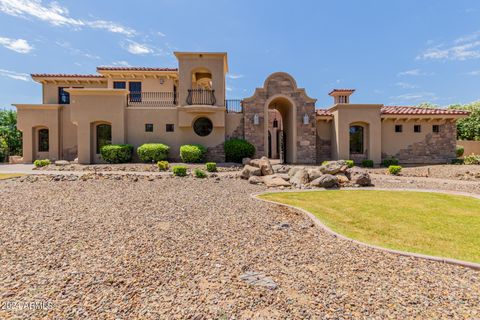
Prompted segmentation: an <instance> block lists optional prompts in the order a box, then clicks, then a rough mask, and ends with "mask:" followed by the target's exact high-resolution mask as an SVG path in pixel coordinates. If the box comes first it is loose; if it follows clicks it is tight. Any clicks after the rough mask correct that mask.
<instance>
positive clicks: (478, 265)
mask: <svg viewBox="0 0 480 320" xmlns="http://www.w3.org/2000/svg"><path fill="white" fill-rule="evenodd" d="M342 190H384V191H414V192H435V193H443V194H453V195H462V196H468V197H473V198H476V199H480V195H477V194H470V193H465V192H455V191H443V190H430V189H407V188H402V189H400V188H398V189H396V188H372V187H368V188H344V189H342ZM313 191H326V189H315V190H272V191H263V192H258V193H252V194H250V197H251V198H253V199H255V200H258V201H263V202H267V203H271V204H276V205H281V206H284V207H287V208H290V209H293V210H297V211H299V212H301V213H303V214H305V215H306V216H308V217H309V218H310V219H311V220H312V221H313V222H314V223H315V224H316V225H317V226H318V227H320V228H322V229H323V230H325V231H326V232H327V233H329V234H330V235H332V236H335V237H337V238H339V239H342V240H346V241H350V242H353V243H355V244H358V245H361V246H364V247H367V248H370V249H375V250H381V251H384V252H388V253H393V254H397V255H401V256H406V257H412V258H417V259H425V260H431V261H435V262H442V263H448V264H452V265H457V266H462V267H466V268H471V269H473V270H476V271H480V263H474V262H469V261H462V260H456V259H451V258H443V257H437V256H429V255H425V254H420V253H412V252H406V251H400V250H394V249H388V248H383V247H379V246H376V245H371V244H368V243H365V242H361V241H358V240H355V239H351V238H348V237H346V236H344V235H341V234H339V233H337V232H335V231H333V230H332V229H330V228H329V227H327V226H326V225H325V224H323V223H322V222H321V221H320V220H319V219H318V218H317V217H316V216H315V215H314V214H313V213H311V212H309V211H307V210H305V209H302V208H299V207H296V206H292V205H289V204H284V203H279V202H275V201H271V200H265V199H261V198H259V196H260V195H263V194H269V193H285V192H313Z"/></svg>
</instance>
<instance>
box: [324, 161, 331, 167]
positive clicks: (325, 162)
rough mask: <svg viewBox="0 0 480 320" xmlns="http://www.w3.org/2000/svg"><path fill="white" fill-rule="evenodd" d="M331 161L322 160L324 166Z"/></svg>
mask: <svg viewBox="0 0 480 320" xmlns="http://www.w3.org/2000/svg"><path fill="white" fill-rule="evenodd" d="M329 162H330V161H327V160H325V161H323V162H322V166H326V165H327V164H328V163H329Z"/></svg>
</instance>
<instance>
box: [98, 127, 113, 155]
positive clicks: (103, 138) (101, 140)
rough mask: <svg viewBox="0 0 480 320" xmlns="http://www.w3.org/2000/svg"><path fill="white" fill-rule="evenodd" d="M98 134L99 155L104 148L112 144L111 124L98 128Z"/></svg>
mask: <svg viewBox="0 0 480 320" xmlns="http://www.w3.org/2000/svg"><path fill="white" fill-rule="evenodd" d="M96 132H97V154H100V149H101V148H102V147H103V146H106V145H108V144H112V126H111V125H109V124H104V123H103V124H99V125H97V127H96Z"/></svg>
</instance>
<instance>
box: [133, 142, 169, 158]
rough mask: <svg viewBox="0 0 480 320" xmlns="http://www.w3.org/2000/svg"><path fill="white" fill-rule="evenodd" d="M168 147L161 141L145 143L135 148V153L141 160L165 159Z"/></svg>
mask: <svg viewBox="0 0 480 320" xmlns="http://www.w3.org/2000/svg"><path fill="white" fill-rule="evenodd" d="M169 150H170V147H169V146H167V145H165V144H163V143H145V144H142V145H141V146H140V147H138V148H137V154H138V157H139V158H140V160H141V161H143V162H158V161H162V160H167V157H168V151H169Z"/></svg>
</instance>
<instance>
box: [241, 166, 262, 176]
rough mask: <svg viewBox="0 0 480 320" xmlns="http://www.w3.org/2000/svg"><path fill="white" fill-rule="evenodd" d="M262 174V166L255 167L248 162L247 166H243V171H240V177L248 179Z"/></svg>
mask: <svg viewBox="0 0 480 320" xmlns="http://www.w3.org/2000/svg"><path fill="white" fill-rule="evenodd" d="M260 175H262V171H261V170H260V168H257V167H253V166H250V165H248V164H247V165H246V166H245V167H243V169H242V172H240V177H241V178H242V179H248V178H250V177H251V176H260Z"/></svg>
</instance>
